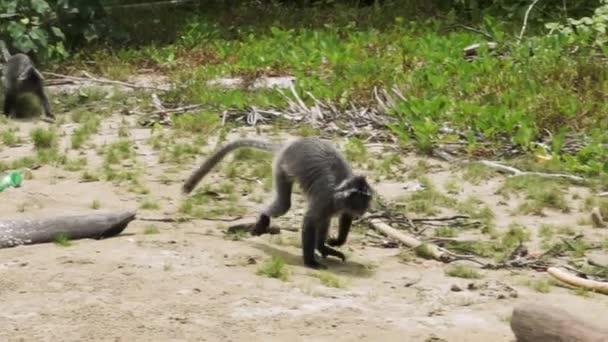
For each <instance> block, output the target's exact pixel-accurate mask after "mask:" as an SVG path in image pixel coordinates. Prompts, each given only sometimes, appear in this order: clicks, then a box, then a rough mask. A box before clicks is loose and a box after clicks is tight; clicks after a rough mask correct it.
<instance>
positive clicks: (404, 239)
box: [369, 219, 487, 267]
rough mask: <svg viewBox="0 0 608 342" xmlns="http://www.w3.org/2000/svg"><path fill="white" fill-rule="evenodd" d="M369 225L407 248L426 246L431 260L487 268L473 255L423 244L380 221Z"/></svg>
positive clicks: (370, 221) (372, 220) (426, 243)
mask: <svg viewBox="0 0 608 342" xmlns="http://www.w3.org/2000/svg"><path fill="white" fill-rule="evenodd" d="M369 224H370V225H371V226H372V228H374V229H376V230H377V231H379V232H381V233H383V234H384V235H386V236H388V237H390V238H392V239H395V240H397V241H399V242H401V243H402V244H404V245H405V246H407V247H410V248H418V247H420V246H422V245H425V246H426V247H425V251H424V254H427V255H428V256H430V257H431V258H433V259H435V260H439V261H442V262H452V261H456V260H467V261H471V262H474V263H476V264H478V265H481V266H483V267H486V266H487V264H486V263H484V262H481V261H479V260H477V259H475V257H474V256H472V255H461V254H456V253H453V252H450V251H448V250H446V249H443V248H441V247H439V246H437V245H435V244H433V243H429V242H422V241H420V240H418V239H416V238H414V237H411V236H409V235H407V234H404V233H402V232H400V231H398V230H397V229H395V228H393V227H391V226H389V225H388V224H386V223H384V222H382V221H380V220H378V219H371V220H369Z"/></svg>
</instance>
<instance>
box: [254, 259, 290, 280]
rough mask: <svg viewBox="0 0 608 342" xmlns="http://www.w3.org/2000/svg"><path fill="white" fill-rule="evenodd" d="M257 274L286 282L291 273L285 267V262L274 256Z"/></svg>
mask: <svg viewBox="0 0 608 342" xmlns="http://www.w3.org/2000/svg"><path fill="white" fill-rule="evenodd" d="M256 273H257V274H258V275H263V276H266V277H269V278H277V279H280V280H283V281H286V280H287V279H288V278H289V272H288V271H287V268H286V267H285V260H283V259H282V258H280V257H277V256H272V257H271V258H270V259H268V260H266V261H264V263H263V264H262V265H260V267H259V268H258V270H257V272H256Z"/></svg>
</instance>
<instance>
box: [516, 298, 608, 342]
mask: <svg viewBox="0 0 608 342" xmlns="http://www.w3.org/2000/svg"><path fill="white" fill-rule="evenodd" d="M511 330H513V333H514V334H515V337H516V339H517V342H540V341H546V342H600V341H606V336H608V330H606V329H605V328H604V327H603V326H602V325H601V324H598V323H594V322H589V321H586V320H583V319H581V318H579V317H576V316H574V315H573V314H572V313H569V312H567V311H565V310H564V309H563V308H561V307H559V306H554V305H549V304H546V303H542V302H537V301H534V302H523V303H520V304H519V305H517V306H516V307H515V308H514V309H513V314H512V316H511Z"/></svg>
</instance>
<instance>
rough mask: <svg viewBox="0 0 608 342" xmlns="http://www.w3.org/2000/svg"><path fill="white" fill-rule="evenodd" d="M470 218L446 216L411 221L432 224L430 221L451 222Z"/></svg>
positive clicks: (465, 216)
mask: <svg viewBox="0 0 608 342" xmlns="http://www.w3.org/2000/svg"><path fill="white" fill-rule="evenodd" d="M469 218H471V217H470V216H467V215H454V216H446V217H420V218H414V219H411V220H412V222H432V221H439V222H441V221H452V220H458V219H469Z"/></svg>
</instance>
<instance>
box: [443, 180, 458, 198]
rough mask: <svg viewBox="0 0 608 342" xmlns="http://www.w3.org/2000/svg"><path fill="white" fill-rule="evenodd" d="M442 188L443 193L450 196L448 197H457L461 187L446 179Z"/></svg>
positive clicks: (455, 182) (455, 181)
mask: <svg viewBox="0 0 608 342" xmlns="http://www.w3.org/2000/svg"><path fill="white" fill-rule="evenodd" d="M443 187H444V188H445V191H447V192H448V194H450V195H457V194H458V193H460V192H461V191H462V186H461V185H460V183H458V181H457V180H456V179H454V178H450V179H448V180H447V181H446V182H445V183H444V184H443Z"/></svg>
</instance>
